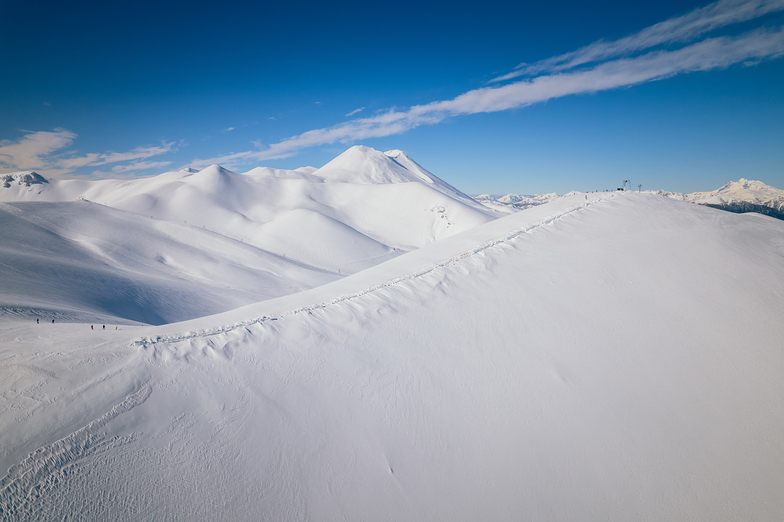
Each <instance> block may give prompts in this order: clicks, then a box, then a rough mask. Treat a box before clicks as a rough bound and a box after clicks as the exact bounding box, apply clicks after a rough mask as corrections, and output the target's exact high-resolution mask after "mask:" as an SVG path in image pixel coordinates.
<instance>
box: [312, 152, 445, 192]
mask: <svg viewBox="0 0 784 522" xmlns="http://www.w3.org/2000/svg"><path fill="white" fill-rule="evenodd" d="M395 152H399V151H395ZM400 154H403V153H402V152H401V153H400ZM403 156H405V155H404V154H403ZM405 158H406V159H408V156H405ZM408 161H409V162H411V163H412V164H413V161H411V160H410V159H408ZM417 170H419V169H417ZM422 170H423V169H422ZM313 174H314V175H316V176H319V177H322V178H324V179H326V180H328V181H339V182H342V183H358V184H362V185H368V184H376V183H408V182H412V181H419V182H421V181H424V180H423V177H422V175H421V173H420V172H418V171H413V170H410V169H409V168H407V166H406V165H403V164H401V163H399V162H398V161H396V160H395V159H394V158H392V157H390V156H389V155H387V154H385V153H383V152H381V151H379V150H376V149H374V148H371V147H366V146H364V145H355V146H353V147H351V148H350V149H348V150H347V151H345V152H344V153H343V154H341V155H340V156H338V157H337V158H335V159H333V160H332V161H330V162H329V163H327V164H326V165H324V166H323V167H321V168H320V169H318V170H317V171H315V172H314V173H313ZM431 176H432V175H431ZM430 182H431V183H432V181H430Z"/></svg>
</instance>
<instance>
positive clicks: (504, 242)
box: [0, 176, 784, 521]
mask: <svg viewBox="0 0 784 522" xmlns="http://www.w3.org/2000/svg"><path fill="white" fill-rule="evenodd" d="M216 177H217V176H216ZM352 186H353V184H352ZM586 196H587V197H586ZM420 207H421V205H420ZM19 208H21V207H19ZM413 208H419V207H413ZM110 215H111V214H109V213H107V214H106V216H110ZM139 219H142V218H141V217H139ZM146 219H149V217H147V218H146ZM153 222H157V221H153ZM79 228H80V227H75V228H74V230H79ZM42 233H43V232H42ZM120 246H122V244H121V245H120ZM782 258H784V222H782V221H779V220H775V219H771V218H769V217H767V216H760V215H758V214H742V215H739V214H731V213H727V212H720V211H718V210H715V209H711V208H707V207H704V206H699V205H692V204H688V203H685V202H682V201H676V200H672V199H667V198H662V197H658V196H655V195H652V194H635V193H617V194H616V193H594V194H587V195H584V194H579V195H576V196H572V197H564V198H560V199H557V200H555V201H552V202H550V203H547V204H543V205H539V206H536V207H533V208H531V209H529V210H526V211H525V212H517V213H514V214H512V215H509V216H506V217H503V218H500V219H497V220H494V221H491V222H488V223H485V224H483V225H479V226H476V227H474V228H472V229H469V230H466V231H464V232H462V233H459V234H455V235H452V236H451V237H446V238H444V239H442V240H439V241H437V242H433V243H430V244H428V245H426V246H424V247H422V248H420V249H418V250H416V251H412V252H409V253H406V254H404V255H401V256H399V257H396V258H394V259H391V260H389V261H388V262H386V263H382V264H378V265H376V266H373V267H371V268H368V269H366V270H363V271H361V272H358V273H355V274H353V275H351V276H348V277H345V278H341V279H338V280H336V281H333V282H331V283H328V284H325V285H322V286H320V287H317V288H313V289H311V290H308V291H305V292H300V293H296V294H291V295H287V296H284V297H280V298H276V299H270V300H267V301H264V302H261V303H257V304H253V305H249V306H247V307H244V308H240V309H236V310H233V311H230V312H225V313H222V314H220V315H216V316H210V317H203V318H200V319H195V320H191V321H188V322H185V323H177V324H169V325H165V326H160V327H151V326H130V327H123V326H121V327H120V329H119V330H114V329H113V328H112V327H111V326H108V325H107V326H108V327H107V330H106V331H104V330H103V329H101V328H98V329H97V331H94V330H91V329H90V327H89V324H60V323H59V322H58V323H56V324H51V323H49V324H35V321H33V320H30V319H25V320H24V321H9V320H5V321H2V322H0V401H2V406H3V407H2V408H0V433H2V437H0V470H2V471H0V517H1V518H3V519H5V520H62V519H91V520H105V521H120V520H134V521H137V520H256V519H259V518H263V519H269V520H304V519H319V520H352V521H353V520H378V519H382V520H411V521H415V520H428V521H432V520H445V521H446V520H449V521H453V520H584V519H596V520H641V519H642V520H681V519H684V518H693V519H704V520H781V519H783V518H784V496H782V495H781V491H782V489H783V488H784V466H782V465H781V463H782V462H784V445H782V444H781V442H780V441H782V440H784V414H782V412H784V380H782V378H781V376H782V374H784V351H782V350H781V339H782V338H784V321H782V320H781V318H782V317H784V299H782V296H784V264H783V263H782V261H781V260H782ZM41 284H48V283H47V282H46V281H43V282H42V283H41ZM110 288H113V287H110ZM116 291H118V292H119V291H120V289H116ZM107 297H110V296H107Z"/></svg>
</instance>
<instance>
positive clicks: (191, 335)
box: [132, 193, 614, 349]
mask: <svg viewBox="0 0 784 522" xmlns="http://www.w3.org/2000/svg"><path fill="white" fill-rule="evenodd" d="M613 196H614V193H608V194H607V195H606V196H603V197H600V198H598V199H595V200H591V201H587V202H585V203H582V204H580V205H577V206H574V207H569V208H567V209H566V210H563V211H561V212H558V213H556V214H553V215H551V216H548V217H546V218H544V219H543V220H541V221H539V222H537V223H534V224H530V225H526V226H524V227H522V228H518V229H515V230H513V231H512V232H509V233H508V234H505V235H503V236H502V237H500V238H497V239H494V240H491V241H487V242H484V243H482V244H480V245H478V246H476V247H474V248H472V249H471V250H468V251H466V252H463V253H462V254H458V255H456V256H452V257H450V258H449V259H446V260H444V261H441V262H439V263H435V264H432V265H429V266H428V267H426V268H423V269H421V270H417V271H415V272H412V273H409V274H406V275H402V276H400V277H396V278H394V279H390V280H388V281H385V282H384V283H381V284H378V285H374V286H371V287H368V288H366V289H364V290H361V291H359V292H354V293H350V294H346V295H343V296H340V297H337V298H335V299H332V300H330V301H328V302H321V303H319V304H316V305H311V306H303V307H300V308H296V309H294V310H289V311H288V312H282V313H280V314H279V315H277V316H266V315H264V316H262V317H256V318H254V319H249V320H247V321H239V322H236V323H232V324H228V325H223V326H218V327H215V328H211V329H209V330H202V331H200V332H193V331H191V332H186V333H183V334H181V335H168V336H156V337H142V338H141V339H139V340H137V341H133V343H132V345H136V346H142V347H143V348H144V349H147V347H148V346H152V345H156V344H164V343H177V342H181V341H187V340H189V339H195V338H199V337H202V338H203V337H211V336H214V335H220V334H224V333H228V332H231V331H234V330H237V329H240V328H246V327H248V326H253V325H256V324H261V323H264V322H266V321H277V320H278V319H280V318H282V317H285V316H291V315H296V314H298V313H301V312H311V311H313V310H320V309H324V308H326V307H328V306H332V305H335V304H338V303H342V302H344V301H350V300H352V299H356V298H358V297H362V296H364V295H367V294H370V293H372V292H376V291H378V290H381V289H383V288H388V287H391V286H394V285H397V284H399V283H402V282H405V281H409V280H411V279H416V278H418V277H422V276H423V275H425V274H428V273H430V272H432V271H433V270H436V269H438V268H441V267H444V266H447V265H450V264H454V263H457V262H459V261H461V260H463V259H465V258H467V257H470V256H473V255H476V254H479V253H481V252H484V251H485V250H487V249H489V248H492V247H494V246H496V245H498V244H501V243H505V242H508V241H511V240H513V239H515V238H517V237H519V236H521V235H523V234H526V233H529V232H531V231H532V230H535V229H537V228H540V227H542V226H544V225H549V224H550V223H553V222H554V221H556V220H558V219H561V218H563V217H565V216H567V215H569V214H572V213H574V212H577V211H579V210H582V209H583V208H586V207H588V206H590V205H594V204H596V203H600V202H602V201H604V200H605V199H608V198H611V197H613Z"/></svg>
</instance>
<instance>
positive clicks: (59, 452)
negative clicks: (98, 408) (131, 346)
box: [0, 385, 152, 520]
mask: <svg viewBox="0 0 784 522" xmlns="http://www.w3.org/2000/svg"><path fill="white" fill-rule="evenodd" d="M151 393H152V388H150V387H149V386H147V385H144V386H142V387H141V388H140V389H139V390H138V391H136V392H134V393H132V394H130V395H128V396H127V397H126V398H125V400H123V401H122V402H121V403H119V404H117V405H115V406H114V407H113V408H112V409H111V410H109V411H108V412H107V413H105V414H104V415H103V416H101V417H100V418H98V419H96V420H94V421H92V422H90V423H89V424H88V425H87V426H84V427H83V428H80V429H79V430H77V431H75V432H73V433H71V434H70V435H68V436H67V437H64V438H62V439H60V440H58V441H56V442H54V443H52V444H49V445H48V446H43V447H41V448H39V449H37V450H36V451H34V452H33V453H31V454H29V455H28V456H27V457H26V458H25V459H24V460H23V461H22V462H20V463H19V464H16V465H14V466H12V467H11V468H10V469H9V470H8V474H7V475H6V476H5V477H3V478H2V479H0V519H1V520H15V519H19V520H21V519H24V518H27V516H29V515H31V514H32V510H33V508H34V506H35V503H36V501H37V500H38V499H40V498H41V497H43V496H45V495H46V494H47V493H48V491H49V490H51V489H52V488H54V487H55V486H57V484H58V482H60V481H61V480H63V479H64V478H66V476H67V475H68V474H69V468H70V467H72V465H73V464H75V463H76V462H77V461H79V460H81V459H83V458H85V457H87V456H89V455H93V454H95V453H97V452H102V451H107V450H109V449H111V448H114V447H117V446H119V445H122V444H127V443H129V442H131V441H132V440H133V438H134V435H133V434H132V435H128V436H125V437H114V438H112V439H111V440H105V432H102V428H103V427H104V426H105V425H106V424H107V423H108V422H109V421H111V420H112V419H114V418H116V417H118V416H120V415H122V414H124V413H126V412H128V411H130V410H131V409H133V408H135V407H136V406H138V405H140V404H142V403H144V402H145V401H146V400H147V398H149V396H150V394H151Z"/></svg>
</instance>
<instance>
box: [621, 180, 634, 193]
mask: <svg viewBox="0 0 784 522" xmlns="http://www.w3.org/2000/svg"><path fill="white" fill-rule="evenodd" d="M627 183H628V184H629V189H631V188H632V182H631V181H629V180H628V179H625V180H623V185H621V187H622V189H621V190H623V191H624V192H625V191H626V184H627Z"/></svg>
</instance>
